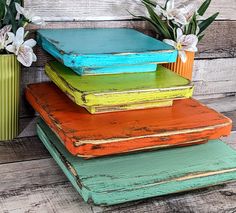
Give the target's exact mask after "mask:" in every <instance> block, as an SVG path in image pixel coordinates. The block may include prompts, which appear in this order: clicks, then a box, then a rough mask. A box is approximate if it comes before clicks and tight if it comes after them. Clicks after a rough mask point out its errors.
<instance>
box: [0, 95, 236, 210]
mask: <svg viewBox="0 0 236 213" xmlns="http://www.w3.org/2000/svg"><path fill="white" fill-rule="evenodd" d="M235 100H236V98H235V97H224V98H220V99H209V100H204V102H205V103H207V104H208V105H209V106H210V107H213V108H214V109H215V110H218V111H222V112H226V111H233V110H235V109H236V105H235V104H234V103H235ZM227 115H228V116H234V115H235V113H233V112H227ZM230 118H231V119H232V120H233V121H235V120H236V117H230ZM21 120H22V119H21ZM31 122H32V118H27V120H26V119H25V118H23V121H22V122H21V123H22V124H23V126H22V127H25V129H22V128H21V129H22V132H24V134H26V137H25V138H21V144H19V146H18V148H19V149H18V150H16V149H14V151H13V149H12V146H11V145H10V146H9V142H5V143H3V142H1V149H3V150H4V152H6V153H11V157H8V156H7V155H4V154H1V155H0V164H2V167H0V171H3V169H4V167H5V168H8V170H7V173H11V176H12V178H11V179H8V178H9V176H8V175H2V176H1V181H2V183H1V186H2V187H3V188H4V190H1V191H0V209H1V210H2V211H5V212H17V213H18V212H48V213H54V212H59V213H104V212H105V213H113V212H115V213H127V212H129V213H136V212H148V213H149V212H151V213H156V212H160V213H172V212H178V211H179V210H181V211H182V212H186V213H189V212H204V213H205V212H206V213H208V212H213V213H218V212H232V211H234V209H235V208H236V202H235V200H236V197H235V194H236V191H235V189H236V183H235V182H233V183H228V184H222V185H219V186H215V187H208V188H205V189H201V190H195V191H191V192H184V193H178V194H174V195H169V196H161V197H156V198H153V199H147V200H141V201H136V202H129V203H126V204H120V205H115V206H111V207H96V206H91V205H88V204H86V203H85V202H84V201H83V200H82V198H81V197H80V195H79V194H78V193H77V192H76V190H75V189H74V188H73V186H72V185H71V184H70V183H69V182H68V181H67V180H66V177H65V175H64V174H63V173H62V171H61V170H60V169H59V168H58V166H57V165H56V163H55V162H54V160H53V159H51V158H50V156H49V154H47V155H48V157H47V158H48V159H49V160H48V161H45V157H46V155H41V153H43V152H47V151H46V149H45V148H44V146H43V145H42V144H40V147H39V146H38V143H39V141H38V139H37V138H36V137H27V136H28V135H29V134H31V133H32V131H31V127H30V126H32V124H31ZM28 130H29V131H28ZM233 130H235V127H234V128H233ZM22 137H24V135H22ZM23 139H24V140H23ZM235 140H236V134H235V132H232V134H231V136H230V137H227V138H225V139H224V141H225V142H226V143H228V144H230V146H231V147H233V148H234V149H236V143H235ZM22 147H24V148H22ZM32 150H35V151H32ZM26 153H27V155H28V159H35V160H36V161H37V164H35V163H34V162H33V161H31V160H30V161H29V160H28V159H27V158H25V159H24V158H22V156H23V157H24V156H25V154H26ZM45 164H47V165H49V166H47V167H45ZM36 165H37V169H35V166H36ZM17 167H20V168H24V169H25V170H27V171H28V172H27V175H26V176H24V173H22V172H21V173H19V172H18V171H17V169H16V168H17ZM32 171H34V173H35V176H34V182H35V183H36V184H34V185H33V184H28V185H27V184H26V183H27V182H28V181H29V179H30V177H32V174H31V172H32ZM55 174H56V175H57V176H60V178H58V179H56V181H54V182H53V179H54V175H55ZM44 176H45V177H47V181H42V182H41V180H45V179H44V178H42V177H44ZM28 177H29V178H28ZM19 180H20V181H19ZM4 185H5V186H4ZM219 200H220V202H219Z"/></svg>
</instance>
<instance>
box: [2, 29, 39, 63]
mask: <svg viewBox="0 0 236 213" xmlns="http://www.w3.org/2000/svg"><path fill="white" fill-rule="evenodd" d="M24 34H25V32H24V28H23V27H20V28H19V29H18V30H17V31H16V35H14V34H13V33H11V32H10V33H8V36H9V38H11V39H12V40H13V43H12V44H11V45H8V46H7V47H6V50H7V51H9V52H11V53H14V54H15V55H16V56H17V60H18V61H19V62H20V63H21V64H23V65H24V66H26V67H30V66H31V64H32V62H34V61H36V60H37V57H36V55H35V54H34V52H33V49H32V48H33V47H34V46H35V45H36V41H35V40H34V39H29V40H27V41H24Z"/></svg>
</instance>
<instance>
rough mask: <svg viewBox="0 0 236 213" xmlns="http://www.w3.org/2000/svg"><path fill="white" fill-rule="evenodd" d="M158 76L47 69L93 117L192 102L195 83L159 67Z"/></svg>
mask: <svg viewBox="0 0 236 213" xmlns="http://www.w3.org/2000/svg"><path fill="white" fill-rule="evenodd" d="M158 67H159V68H158V70H157V71H156V72H148V73H130V74H115V75H99V76H79V75H77V74H76V73H74V72H73V71H72V70H71V69H70V68H68V67H65V66H64V65H63V64H61V63H59V62H50V63H48V64H47V65H46V68H45V70H46V73H47V75H48V76H49V78H50V79H51V80H52V81H53V82H54V83H55V84H56V85H57V86H58V87H59V88H60V89H61V90H62V91H63V92H65V93H66V94H67V95H68V96H69V97H70V98H71V99H72V100H73V101H74V102H75V103H76V104H78V105H80V106H83V107H85V108H86V109H87V110H88V111H89V112H90V113H92V114H94V113H102V112H112V111H123V110H131V109H145V108H153V107H163V106H171V105H172V103H173V100H176V99H183V98H189V97H191V96H192V93H193V85H192V84H191V82H190V81H189V80H187V79H185V78H183V77H181V76H179V75H177V74H176V73H174V72H172V71H170V70H168V69H166V68H164V67H162V66H158Z"/></svg>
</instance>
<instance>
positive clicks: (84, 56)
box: [38, 28, 177, 75]
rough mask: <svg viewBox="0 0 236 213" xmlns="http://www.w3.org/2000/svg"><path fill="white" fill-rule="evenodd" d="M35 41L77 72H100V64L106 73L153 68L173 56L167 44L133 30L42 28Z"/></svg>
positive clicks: (175, 55) (173, 59)
mask: <svg viewBox="0 0 236 213" xmlns="http://www.w3.org/2000/svg"><path fill="white" fill-rule="evenodd" d="M38 42H39V44H40V45H41V46H42V47H43V48H44V49H45V50H46V51H47V52H49V53H50V54H51V55H53V56H54V57H55V58H57V59H58V60H59V61H61V62H62V63H63V64H65V65H66V66H67V67H70V68H72V69H73V70H74V71H75V72H77V73H78V74H80V75H86V74H104V71H103V69H104V67H105V70H106V71H105V73H110V74H112V73H119V72H122V73H124V72H140V71H141V72H143V71H155V70H156V67H155V64H156V63H164V62H175V61H176V57H177V51H176V50H174V49H173V47H171V46H170V45H167V44H165V43H163V42H161V41H158V40H157V39H154V38H152V37H149V36H147V35H145V34H143V33H140V32H138V31H136V30H134V29H124V28H113V29H105V28H104V29H44V30H39V31H38ZM148 63H155V64H154V65H153V64H150V65H145V64H148ZM130 65H136V66H137V65H141V68H137V67H135V68H132V66H130ZM144 65H145V66H144ZM113 66H115V68H113ZM117 66H125V68H124V69H122V68H121V69H120V68H119V67H118V68H117ZM108 67H110V68H108ZM150 68H152V69H151V70H150ZM90 71H91V73H90Z"/></svg>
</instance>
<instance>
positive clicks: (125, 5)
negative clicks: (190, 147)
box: [24, 0, 236, 21]
mask: <svg viewBox="0 0 236 213" xmlns="http://www.w3.org/2000/svg"><path fill="white" fill-rule="evenodd" d="M200 1H201V2H202V0H200ZM163 2H164V0H162V1H161V2H160V1H159V3H163ZM176 2H178V1H176ZM24 5H25V7H26V8H30V9H33V10H34V11H36V14H37V15H40V16H42V17H44V18H45V20H47V21H73V20H124V19H132V18H133V17H132V16H131V15H130V14H129V13H128V11H130V12H132V13H135V14H141V15H143V14H145V12H144V11H145V10H144V8H143V6H141V4H140V1H139V0H119V1H116V0H99V1H95V0H80V1H79V2H78V1H76V0H67V1H53V0H41V1H40V2H38V1H34V0H24ZM235 9H236V2H235V1H234V0H225V1H213V2H212V4H211V6H210V8H209V11H208V14H212V13H215V12H216V11H219V12H220V16H219V19H227V20H236V15H235Z"/></svg>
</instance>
